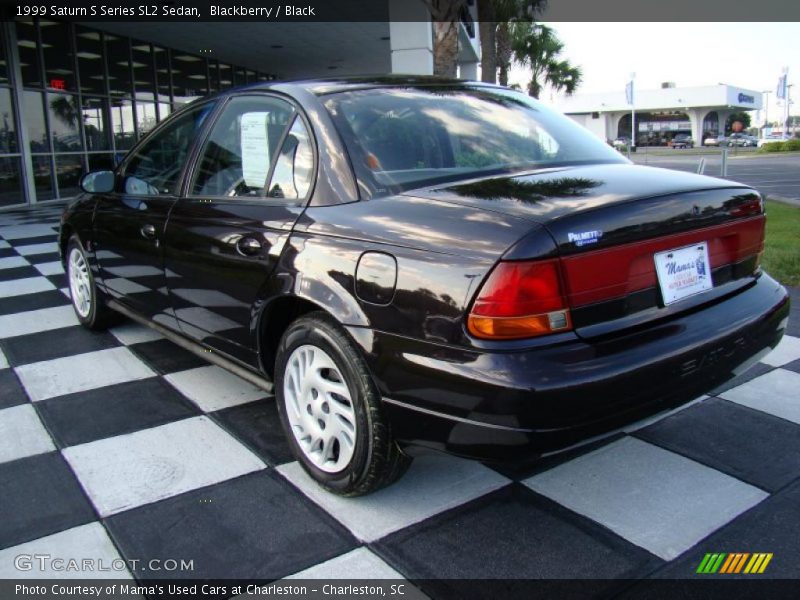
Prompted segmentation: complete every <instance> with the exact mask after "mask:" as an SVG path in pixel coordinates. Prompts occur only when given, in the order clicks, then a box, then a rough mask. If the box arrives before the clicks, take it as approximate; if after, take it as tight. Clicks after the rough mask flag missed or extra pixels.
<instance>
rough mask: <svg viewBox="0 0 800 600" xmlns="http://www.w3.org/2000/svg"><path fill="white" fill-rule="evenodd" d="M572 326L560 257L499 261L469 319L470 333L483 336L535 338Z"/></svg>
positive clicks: (488, 337)
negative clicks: (562, 287) (559, 262)
mask: <svg viewBox="0 0 800 600" xmlns="http://www.w3.org/2000/svg"><path fill="white" fill-rule="evenodd" d="M571 327H572V323H571V319H570V315H569V309H568V308H567V302H566V299H565V298H564V294H563V293H562V290H561V277H560V275H559V271H558V261H557V260H540V261H525V262H501V263H499V264H498V265H497V266H496V267H495V269H494V271H492V273H491V274H490V275H489V277H488V278H487V279H486V281H485V282H484V283H483V286H482V287H481V290H480V292H479V293H478V297H477V298H476V299H475V302H474V303H473V305H472V311H471V312H470V315H469V317H468V319H467V328H468V329H469V332H470V333H471V334H472V335H474V336H475V337H479V338H484V339H518V338H526V337H534V336H538V335H544V334H547V333H554V332H556V331H564V330H567V329H570V328H571Z"/></svg>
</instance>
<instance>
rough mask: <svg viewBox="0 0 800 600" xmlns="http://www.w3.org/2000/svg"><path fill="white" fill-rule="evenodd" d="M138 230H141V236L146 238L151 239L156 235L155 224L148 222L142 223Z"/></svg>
mask: <svg viewBox="0 0 800 600" xmlns="http://www.w3.org/2000/svg"><path fill="white" fill-rule="evenodd" d="M140 231H141V232H142V236H143V237H146V238H148V239H153V238H154V237H156V226H155V225H151V224H149V223H148V224H146V225H142V228H141V229H140Z"/></svg>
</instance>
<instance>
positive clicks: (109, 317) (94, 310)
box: [66, 235, 119, 331]
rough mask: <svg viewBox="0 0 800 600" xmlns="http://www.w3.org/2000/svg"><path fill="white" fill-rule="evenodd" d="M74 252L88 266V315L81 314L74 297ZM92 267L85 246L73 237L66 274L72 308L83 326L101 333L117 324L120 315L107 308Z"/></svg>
mask: <svg viewBox="0 0 800 600" xmlns="http://www.w3.org/2000/svg"><path fill="white" fill-rule="evenodd" d="M73 252H79V253H80V254H81V256H82V257H83V261H84V263H85V264H86V266H87V270H86V277H87V278H88V291H89V310H88V313H86V314H81V312H82V311H81V310H79V308H78V302H77V301H76V299H75V298H74V297H73V286H72V284H71V277H70V269H71V268H73V267H72V266H71V264H70V261H71V258H72V253H73ZM90 265H91V263H90V262H89V257H88V255H87V254H86V250H85V249H84V247H83V244H81V241H80V239H79V238H78V236H77V235H73V236H72V237H71V238H70V239H69V243H68V244H67V253H66V273H67V281H68V282H70V286H69V290H70V300H71V301H72V308H73V310H74V311H75V316H76V317H78V321H80V322H81V325H83V326H84V327H86V328H87V329H91V330H93V331H101V330H104V329H107V328H108V327H109V326H111V325H113V324H114V323H116V322H117V321H118V320H119V315H118V314H117V313H116V312H114V311H113V310H111V309H110V308H108V306H106V303H105V298H104V295H103V293H102V292H100V290H98V289H97V284H96V282H95V280H94V274H93V273H92V269H91V266H90Z"/></svg>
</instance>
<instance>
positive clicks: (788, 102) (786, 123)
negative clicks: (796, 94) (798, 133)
mask: <svg viewBox="0 0 800 600" xmlns="http://www.w3.org/2000/svg"><path fill="white" fill-rule="evenodd" d="M793 86H794V84H793V83H790V84H788V85H787V86H786V100H784V102H786V121H784V125H783V138H784V139H786V140H788V139H789V119H790V117H789V111H790V110H791V104H792V87H793Z"/></svg>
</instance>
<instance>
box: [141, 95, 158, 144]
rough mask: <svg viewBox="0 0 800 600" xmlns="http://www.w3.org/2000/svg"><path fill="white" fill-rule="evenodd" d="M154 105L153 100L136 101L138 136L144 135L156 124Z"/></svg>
mask: <svg viewBox="0 0 800 600" xmlns="http://www.w3.org/2000/svg"><path fill="white" fill-rule="evenodd" d="M157 123H158V119H157V118H156V105H155V104H154V103H153V102H137V103H136V128H137V129H138V130H139V137H140V138H141V137H144V136H145V135H147V134H148V133H150V130H151V129H152V128H153V127H155V126H156V124H157Z"/></svg>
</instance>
